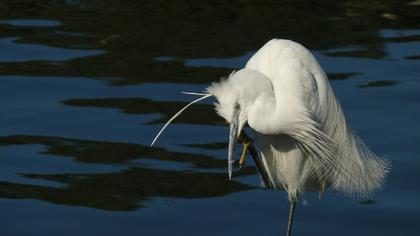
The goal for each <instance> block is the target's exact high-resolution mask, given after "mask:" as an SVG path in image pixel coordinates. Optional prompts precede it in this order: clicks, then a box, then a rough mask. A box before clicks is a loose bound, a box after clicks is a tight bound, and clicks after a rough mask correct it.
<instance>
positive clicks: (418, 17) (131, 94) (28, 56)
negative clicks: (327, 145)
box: [0, 0, 420, 235]
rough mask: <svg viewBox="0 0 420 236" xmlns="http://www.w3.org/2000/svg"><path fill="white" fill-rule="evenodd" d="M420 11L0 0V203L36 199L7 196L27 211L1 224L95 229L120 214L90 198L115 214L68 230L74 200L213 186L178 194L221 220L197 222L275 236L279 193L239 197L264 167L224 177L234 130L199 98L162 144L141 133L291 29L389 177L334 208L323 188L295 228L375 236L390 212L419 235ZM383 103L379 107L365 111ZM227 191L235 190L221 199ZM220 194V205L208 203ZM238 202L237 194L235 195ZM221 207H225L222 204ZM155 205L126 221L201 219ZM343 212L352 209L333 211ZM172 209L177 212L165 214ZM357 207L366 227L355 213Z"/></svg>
mask: <svg viewBox="0 0 420 236" xmlns="http://www.w3.org/2000/svg"><path fill="white" fill-rule="evenodd" d="M419 12H420V4H419V1H417V0H403V1H400V0H370V1H356V0H345V1H333V0H319V1H310V0H303V1H275V0H266V1H255V0H244V1H243V0H232V1H216V0H197V1H184V0H172V1H165V0H156V1H118V0H109V1H97V0H86V1H85V0H80V1H79V0H75V1H74V0H66V1H64V0H51V1H50V0H48V1H47V0H41V1H34V0H26V1H14V0H0V75H1V76H3V77H7V79H4V80H2V81H1V85H0V101H2V102H3V105H2V106H0V114H2V115H1V116H0V124H1V125H0V166H1V167H2V168H3V169H2V170H3V171H2V172H1V176H2V177H4V178H2V179H0V204H3V205H1V206H2V207H3V206H5V207H8V205H9V203H10V202H14V201H9V200H10V199H29V200H30V199H37V200H42V201H44V202H43V203H42V204H41V206H42V209H41V210H37V211H32V210H28V209H33V208H31V207H34V206H35V207H36V206H37V204H39V203H33V202H36V201H33V202H31V201H21V200H19V201H16V202H17V205H20V204H22V203H23V202H26V203H27V204H28V205H25V206H29V208H27V209H26V207H23V208H24V209H22V208H19V207H20V206H14V205H13V206H12V207H10V208H8V209H11V210H10V211H8V210H3V211H2V214H3V215H2V217H4V218H12V217H11V215H13V214H15V215H13V216H15V217H16V218H19V219H21V220H18V221H16V222H14V224H15V225H17V226H16V227H15V228H13V229H12V228H11V229H8V228H7V227H0V234H1V235H13V233H16V232H17V233H16V234H15V235H22V234H24V233H22V232H23V231H22V229H21V228H22V227H21V225H25V226H28V227H29V226H30V225H37V224H36V223H34V222H35V221H33V219H30V220H28V219H27V218H25V217H26V216H30V217H33V218H41V219H43V217H44V216H45V215H48V214H54V218H57V220H58V221H59V223H57V222H55V223H52V224H51V226H52V227H50V225H48V227H49V228H48V229H47V230H48V231H47V230H45V229H40V228H31V230H33V231H31V232H34V234H42V235H56V233H55V232H56V231H53V229H58V231H59V233H60V234H61V233H65V232H67V231H68V232H70V233H71V234H74V233H77V234H78V235H79V233H80V235H92V234H86V232H88V229H94V230H95V234H98V233H97V232H96V230H98V229H102V228H103V229H104V230H109V229H110V228H119V226H120V225H117V224H118V223H115V221H114V218H115V217H118V214H119V213H118V214H115V213H114V212H112V214H110V212H104V211H99V213H98V215H96V216H98V218H100V217H104V216H105V215H107V214H110V215H111V218H112V222H113V223H110V224H107V223H104V222H102V221H99V220H98V221H95V222H93V221H86V222H87V223H85V225H84V226H83V227H79V229H78V230H77V231H74V230H73V229H72V230H67V228H66V227H68V226H67V221H66V219H67V218H69V217H68V214H69V213H70V214H71V212H72V211H73V210H74V209H76V208H75V207H65V205H68V206H84V207H87V208H97V209H103V210H109V211H133V210H135V209H139V208H142V207H145V206H147V204H148V203H150V202H151V200H153V199H158V198H161V197H162V198H175V200H174V201H177V200H179V198H183V199H192V198H200V200H203V199H201V198H210V197H218V198H212V199H211V200H205V201H203V202H205V204H202V202H200V201H187V202H185V203H183V206H182V207H186V208H188V207H190V208H195V207H197V206H198V205H199V204H200V207H202V208H200V210H203V211H205V212H206V214H207V213H208V214H209V217H212V218H214V219H219V220H221V222H223V224H219V225H218V226H217V227H214V229H213V227H211V228H210V227H208V222H205V226H206V227H207V229H206V231H207V230H208V232H207V233H208V235H216V234H217V235H222V234H221V232H226V233H225V234H224V235H227V234H229V235H230V234H232V233H234V234H235V233H236V234H244V235H246V233H248V234H247V235H255V234H257V233H258V234H263V235H270V234H273V231H274V230H273V228H276V230H275V231H276V233H277V228H278V222H279V219H278V217H279V214H278V211H277V210H278V209H277V210H275V209H274V208H276V207H277V206H278V207H280V206H283V205H281V204H280V202H282V201H280V200H279V197H278V196H279V195H270V196H268V195H269V194H268V193H266V192H265V193H264V197H271V198H270V201H264V200H261V199H262V198H258V200H256V199H255V198H254V197H255V196H258V197H261V196H260V195H258V194H259V192H258V191H249V193H247V194H246V196H245V195H240V194H237V195H236V194H233V193H235V192H240V191H244V190H250V189H255V188H257V187H256V185H255V184H253V183H254V182H252V181H253V180H254V179H255V180H258V176H257V175H256V172H255V170H254V168H253V167H244V168H242V169H241V170H240V171H239V172H236V173H235V178H234V179H233V181H228V177H227V174H226V173H225V172H226V160H225V151H226V150H225V149H226V146H227V144H226V143H225V138H226V136H227V133H224V132H225V131H226V130H223V129H222V128H221V126H222V125H223V124H224V121H223V120H222V119H221V118H219V117H218V116H217V115H216V114H215V112H214V109H213V107H212V105H209V104H196V105H194V106H192V107H191V109H189V110H188V111H187V112H185V113H183V115H182V116H180V117H179V118H178V119H176V120H175V121H174V127H171V129H170V131H168V132H169V133H170V132H174V133H175V134H174V133H172V136H171V135H168V136H166V137H167V138H166V140H165V141H166V142H167V143H166V144H165V146H164V147H168V149H164V148H159V147H156V148H150V147H149V146H147V145H142V144H135V143H139V142H140V143H141V142H144V143H143V144H145V143H146V140H147V141H149V140H151V139H152V138H153V136H154V135H155V132H156V131H157V130H159V127H161V124H162V123H163V122H165V121H166V120H168V119H169V117H170V116H172V115H173V114H174V113H175V112H176V111H177V110H179V109H180V108H181V107H182V106H184V105H186V102H184V101H183V102H178V101H172V99H174V98H177V99H178V97H176V95H172V94H173V93H175V92H176V93H178V92H180V91H183V90H180V91H178V89H183V88H184V87H188V86H191V87H189V88H192V89H196V88H198V89H201V88H202V87H203V86H204V84H205V85H206V86H207V85H208V84H209V83H210V82H212V81H216V80H218V79H219V78H220V77H223V76H227V75H229V74H230V73H231V71H232V70H233V69H237V68H240V67H242V66H243V64H244V63H245V62H246V60H247V59H248V57H249V56H251V55H252V53H253V52H255V50H257V49H258V48H259V47H260V46H261V45H263V44H264V43H265V42H266V41H267V40H269V39H271V38H288V39H292V40H295V41H298V42H300V43H302V44H303V45H305V46H306V47H308V48H310V49H311V50H312V51H313V52H314V54H315V56H316V57H317V59H319V61H320V63H321V64H322V66H323V67H325V68H326V71H327V74H328V77H329V79H330V80H331V81H333V82H332V86H333V87H334V91H335V92H336V94H337V96H338V97H339V98H340V101H341V102H342V105H343V108H344V110H345V112H346V115H348V118H349V120H350V121H351V123H352V124H355V128H356V130H357V131H358V132H359V131H360V132H359V134H361V136H362V137H363V139H364V140H366V141H367V143H368V144H369V145H371V144H372V145H373V146H374V147H373V148H376V150H375V151H377V150H379V152H381V153H380V154H384V156H390V159H392V158H394V159H392V162H393V163H396V164H395V167H394V168H393V172H392V173H391V176H392V175H393V176H392V178H390V180H389V182H390V184H389V186H387V188H386V189H385V191H384V192H383V193H382V192H381V193H379V194H378V195H377V197H375V199H374V200H373V199H370V200H366V201H361V202H356V204H353V203H354V202H352V201H347V202H346V203H343V202H341V201H340V200H336V198H335V197H332V196H331V195H328V196H326V197H329V200H330V201H329V202H328V204H330V203H331V204H330V205H328V204H327V203H325V202H324V203H322V202H321V201H320V203H319V205H317V204H318V202H317V203H316V204H313V205H310V206H308V207H309V208H311V207H314V208H317V207H319V209H318V208H317V209H318V210H319V211H312V210H307V211H302V213H301V212H299V216H298V217H301V218H300V219H299V220H300V221H301V222H303V223H305V227H298V228H296V230H297V231H296V232H298V233H299V234H300V232H302V234H305V233H306V234H316V235H318V234H320V235H321V234H322V235H337V234H343V235H356V234H357V235H358V234H361V233H366V234H369V235H384V234H386V233H389V232H394V231H395V230H394V231H392V228H391V229H390V228H389V227H388V228H386V227H385V226H388V225H391V224H386V223H387V222H392V223H395V219H396V218H395V216H399V217H397V218H398V219H397V220H399V221H398V222H397V224H398V227H395V228H396V230H398V232H399V229H398V228H404V229H406V230H407V231H409V233H412V235H416V233H418V226H417V225H419V224H411V223H410V222H412V221H414V220H413V219H419V216H418V211H416V212H415V210H417V209H418V203H417V202H418V201H417V200H416V199H417V198H416V197H415V196H414V195H415V194H417V193H418V191H417V190H416V189H414V190H413V186H415V185H416V182H415V181H414V180H413V178H412V176H410V175H413V174H414V175H415V173H418V165H417V166H416V165H415V164H417V159H415V158H413V157H416V156H418V153H419V151H418V148H417V146H416V145H413V143H414V141H413V140H418V132H416V131H417V129H416V128H417V127H418V125H417V124H418V117H419V113H418V108H417V105H418V104H417V103H416V102H415V101H416V99H417V98H418V93H416V92H417V91H416V89H418V83H412V85H413V86H411V84H408V83H405V82H407V81H410V82H411V81H418V78H417V77H418V73H417V72H418V64H416V63H418V60H419V58H420V53H419V51H418V50H419V48H420V44H419V41H420V30H418V28H419V22H420V14H419ZM45 78H49V79H45ZM87 80H89V83H86V82H87ZM16 81H17V82H16ZM52 81H54V82H52ZM68 81H71V82H72V83H73V84H72V83H68ZM102 81H104V82H105V83H102ZM137 84H140V85H137ZM131 85H136V86H131ZM395 85H398V86H395ZM374 87H382V88H381V89H374ZM359 88H364V89H359ZM126 92H127V93H126ZM195 92H199V91H195ZM169 94H171V95H169ZM355 95H357V96H355ZM156 98H159V99H158V100H159V101H157V100H153V99H156ZM182 99H183V98H182ZM174 100H175V99H174ZM414 106H416V107H414ZM95 108H110V109H95ZM391 109H393V111H395V112H392V113H390V110H391ZM378 114H379V116H380V117H381V119H373V117H376V116H378ZM133 115H137V116H133ZM104 117H106V119H105V118H104ZM102 118H104V119H102ZM369 119H371V120H374V122H375V123H373V122H370V123H369V121H368V120H369ZM110 122H111V123H110ZM366 122H367V123H366ZM192 124H200V126H198V125H192ZM397 124H398V125H397ZM90 126H92V127H90ZM107 126H109V127H107ZM382 127H386V128H382ZM185 130H188V133H189V134H190V133H194V136H192V137H194V138H191V137H187V136H186V135H185V133H184V132H185ZM226 132H227V131H226ZM200 135H201V136H200ZM65 137H66V138H65ZM177 138H179V139H178V140H177ZM365 138H366V139H365ZM168 139H169V140H168ZM99 140H101V141H99ZM103 140H105V141H103ZM139 140H140V141H139ZM400 140H402V141H400ZM404 140H405V141H404ZM166 145H168V146H166ZM375 145H376V146H375ZM403 148H404V149H403ZM238 151H240V150H238ZM388 153H390V154H389V155H388ZM47 157H48V158H47ZM219 157H220V159H219ZM396 160H397V161H396ZM104 166H105V167H104ZM52 167H58V168H52ZM3 172H4V173H3ZM238 177H239V178H238ZM250 179H252V180H250ZM51 183H57V185H52V184H51ZM404 191H405V192H404ZM229 194H232V195H231V196H229V197H232V198H229V199H227V198H222V197H221V196H225V195H229ZM417 195H418V194H417ZM215 199H217V200H220V201H223V202H222V203H220V202H218V203H217V204H220V205H218V207H213V206H215V204H216V203H214V201H213V200H215ZM232 199H234V200H235V204H230V203H231V202H229V201H231V200H232ZM406 199H408V200H406ZM339 201H340V202H339ZM45 202H47V203H48V202H49V203H56V204H59V205H64V206H57V205H54V204H47V203H45ZM197 202H199V203H197ZM227 202H228V203H229V204H227ZM250 203H252V204H250ZM277 203H278V204H277ZM284 203H285V204H286V201H284ZM338 203H339V204H338ZM357 203H359V204H357ZM195 204H197V205H195ZM223 204H224V205H223ZM416 204H417V205H416ZM221 205H223V206H226V211H225V212H226V214H220V211H218V210H219V207H220V206H221ZM315 205H316V206H315ZM355 205H356V206H355ZM242 206H247V207H245V208H246V210H244V207H242ZM331 206H334V207H331ZM335 206H339V207H338V208H337V209H335ZM49 207H50V208H49ZM286 207H287V206H286ZM359 207H363V208H359ZM367 207H369V210H370V211H368V210H366V209H367ZM18 208H19V209H18ZM149 208H150V209H144V208H142V210H141V211H139V212H140V214H143V212H147V214H150V212H151V211H155V212H156V213H154V214H156V215H159V225H157V224H154V223H150V222H153V219H154V218H153V217H154V216H153V214H150V215H144V217H143V221H140V222H139V221H138V219H137V218H135V217H133V219H132V220H133V221H135V224H133V225H131V226H129V227H127V228H124V229H125V230H126V231H124V232H122V234H127V235H128V234H129V233H132V232H137V231H139V230H144V231H145V232H147V230H150V231H153V232H155V231H156V230H162V231H160V232H162V233H157V234H156V235H167V234H169V233H173V232H177V233H178V232H180V231H173V230H172V229H173V228H170V227H169V226H168V229H167V231H168V232H166V231H165V230H166V228H165V229H164V227H159V226H160V225H162V224H165V225H167V224H168V225H170V223H173V224H176V225H178V224H181V223H182V221H183V220H184V219H185V221H187V222H189V225H188V228H189V229H196V228H198V227H200V226H195V225H194V224H193V223H190V221H191V222H195V220H197V219H194V218H195V217H194V215H192V216H191V215H181V214H178V213H177V212H176V213H173V212H171V214H167V213H169V212H168V210H167V209H162V208H158V207H156V206H150V207H149ZM213 208H214V209H213ZM266 208H267V209H269V210H266ZM333 208H334V209H333ZM16 209H18V210H16ZM51 209H53V210H51ZM311 209H313V208H311ZM325 209H327V210H325ZM343 209H345V210H346V212H350V213H351V214H349V215H346V214H339V213H337V214H336V215H334V216H328V215H329V213H328V212H330V211H333V212H334V210H340V211H341V210H343ZM413 209H414V210H413ZM84 210H85V211H81V212H78V213H77V214H81V215H76V217H75V218H79V217H80V216H82V215H83V216H86V215H88V214H87V213H88V212H90V211H88V210H90V209H87V210H86V209H84ZM247 210H249V212H251V213H250V217H253V223H254V224H255V225H254V224H252V225H251V224H249V227H253V228H255V229H258V232H257V233H255V234H253V233H254V232H253V231H249V232H248V231H247V232H244V231H243V230H242V229H241V227H232V226H231V224H235V225H236V223H243V221H242V220H241V219H240V218H239V217H238V218H234V217H232V215H231V214H233V213H235V212H236V213H238V212H239V213H240V214H241V217H242V214H243V215H244V216H245V214H246V212H247ZM363 210H364V212H361V211H363ZM375 210H376V211H375ZM34 212H35V213H34ZM51 212H52V213H51ZM254 212H262V213H261V215H263V216H264V217H255V214H254ZM378 212H379V213H378ZM382 212H387V213H388V215H386V214H382ZM340 213H342V212H340ZM165 214H167V215H169V216H174V217H173V218H171V219H169V220H168V218H164V217H163V215H165ZM182 214H183V213H182ZM133 215H134V214H133ZM319 215H322V216H323V217H319ZM88 216H90V215H88ZM258 216H260V215H258ZM324 216H325V218H324ZM354 216H357V217H354ZM400 216H401V217H400ZM124 217H126V218H124V220H127V219H129V218H130V217H131V216H128V214H126V215H124ZM328 217H329V218H328ZM93 218H94V219H95V220H96V219H97V218H96V217H93ZM134 218H135V219H134ZM177 218H178V219H177ZM181 218H182V219H181ZM130 219H131V218H130ZM151 219H152V220H151ZM325 219H329V220H331V222H334V224H327V223H326V222H325ZM355 219H356V220H359V221H360V224H354V223H353V221H354V220H355ZM206 220H207V219H206ZM282 220H283V219H282ZM284 220H285V219H284ZM98 222H99V223H98ZM124 222H125V221H124ZM270 222H271V223H270ZM407 222H408V223H407ZM409 223H410V224H409ZM139 225H140V226H139ZM197 225H200V224H197ZM331 225H334V227H335V228H334V227H330V226H331ZM355 225H358V227H354V226H355ZM37 226H38V225H37ZM117 226H118V227H117ZM247 226H248V225H247ZM359 226H360V227H359ZM218 227H220V228H218ZM364 227H365V228H364ZM157 228H159V229H157ZM160 228H162V229H160ZM16 229H19V230H16ZM50 229H51V230H52V231H49V230H50ZM124 229H123V227H121V228H119V230H124ZM360 229H366V230H368V231H366V232H358V231H357V230H360ZM13 230H15V231H13ZM136 230H137V231H136ZM197 230H198V231H199V232H203V229H202V228H199V229H197ZM212 230H213V231H212ZM234 230H236V231H235V232H234ZM215 231H217V232H216V233H215ZM299 231H300V232H299ZM48 232H50V234H48ZM127 232H128V233H127ZM141 233H143V232H141ZM143 234H144V233H143ZM146 234H147V233H146ZM394 234H395V235H398V234H397V233H394ZM131 235H132V234H131ZM192 235H197V233H195V234H192ZM407 235H408V234H407Z"/></svg>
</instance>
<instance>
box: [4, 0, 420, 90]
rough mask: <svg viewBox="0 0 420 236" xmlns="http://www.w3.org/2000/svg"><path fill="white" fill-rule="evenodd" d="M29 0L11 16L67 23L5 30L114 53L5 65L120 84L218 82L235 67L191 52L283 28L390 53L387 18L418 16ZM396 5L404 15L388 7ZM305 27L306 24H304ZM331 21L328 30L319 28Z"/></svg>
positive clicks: (240, 47)
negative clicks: (196, 63) (200, 61)
mask: <svg viewBox="0 0 420 236" xmlns="http://www.w3.org/2000/svg"><path fill="white" fill-rule="evenodd" d="M25 2H26V4H21V3H16V2H15V1H1V2H0V3H1V4H0V5H1V7H0V15H1V16H2V18H4V19H6V20H9V21H13V19H15V18H23V19H25V18H26V19H28V18H32V19H33V18H35V19H37V18H42V19H44V20H45V19H54V20H55V21H57V22H59V23H60V24H59V25H58V23H57V25H53V26H54V27H42V24H41V27H36V28H33V27H29V26H28V25H25V24H23V25H19V24H6V23H4V21H3V24H0V27H1V28H2V30H1V31H0V32H1V33H0V37H19V38H20V39H19V40H18V41H17V43H30V44H43V45H49V46H53V47H60V48H73V49H74V48H77V49H100V50H105V51H106V52H107V53H106V54H104V55H99V56H90V57H85V58H79V59H72V60H68V61H66V62H65V63H60V64H52V63H49V62H48V61H30V62H23V63H14V62H2V63H0V71H1V73H2V74H4V75H16V74H18V75H37V76H43V75H48V76H51V75H55V76H84V77H92V78H97V79H103V78H107V77H118V78H120V80H117V81H113V82H112V83H113V84H120V85H121V84H133V83H143V82H146V81H147V82H168V81H170V82H178V83H208V82H210V81H213V80H214V79H215V78H219V77H220V76H222V75H228V74H229V73H230V71H231V70H230V69H226V68H206V67H199V68H195V67H186V66H185V65H184V63H183V61H184V60H186V59H189V58H205V57H219V56H220V55H224V56H225V57H232V56H238V55H243V54H244V53H246V52H249V51H251V50H255V49H256V48H255V47H256V45H262V44H263V43H264V42H266V41H267V40H268V39H270V38H274V37H280V38H290V39H293V40H296V41H299V42H301V43H303V44H304V45H306V46H308V47H310V48H311V49H319V50H326V49H331V48H342V47H349V46H353V45H358V46H359V47H361V48H362V49H361V50H356V51H350V52H335V53H334V52H330V53H328V55H335V56H350V57H368V58H383V57H385V56H386V55H387V53H386V51H385V50H384V43H386V42H388V41H389V40H390V39H387V38H384V37H382V35H381V33H380V32H379V29H378V27H379V26H381V27H384V28H395V29H398V28H400V27H401V26H402V25H403V26H404V27H406V28H409V27H412V28H415V27H416V26H417V23H418V21H417V19H418V14H417V13H418V12H417V11H416V9H415V8H414V7H412V6H411V5H409V4H405V2H404V1H398V0H390V1H379V0H378V1H369V2H359V1H340V2H336V1H332V0H324V1H297V2H288V3H287V4H285V3H283V2H281V1H264V3H262V2H261V3H256V2H254V1H228V2H223V3H220V2H215V1H197V2H194V3H193V2H189V1H187V2H186V1H181V0H177V1H153V3H147V4H146V3H144V2H135V1H134V2H126V3H125V4H120V2H119V1H106V2H98V1H81V2H79V3H78V4H67V3H66V2H65V1H64V2H62V1H50V2H45V1H25ZM407 2H408V1H407ZM12 9H18V10H15V11H13V10H12ZM389 15H391V16H394V17H387V16H389ZM307 19H311V20H307ZM6 22H7V21H6ZM151 22H153V23H151ZM268 22H269V24H268ZM302 28H304V29H305V30H297V29H302ZM321 28H322V29H325V30H326V31H325V30H319V29H321ZM62 32H77V34H63V33H62ZM329 32H330V33H329ZM355 32H357V33H355ZM249 35H252V37H249ZM413 37H414V38H413ZM417 37H418V35H417V36H407V37H402V38H401V37H400V39H398V40H401V41H404V40H415V39H416V38H417ZM313 39H316V40H313ZM392 40H394V41H395V40H397V39H395V38H394V39H392ZM152 45H153V46H152ZM204 45H205V46H204ZM162 55H167V56H173V57H175V58H179V61H166V62H164V61H159V62H157V61H156V60H154V58H157V57H160V56H162Z"/></svg>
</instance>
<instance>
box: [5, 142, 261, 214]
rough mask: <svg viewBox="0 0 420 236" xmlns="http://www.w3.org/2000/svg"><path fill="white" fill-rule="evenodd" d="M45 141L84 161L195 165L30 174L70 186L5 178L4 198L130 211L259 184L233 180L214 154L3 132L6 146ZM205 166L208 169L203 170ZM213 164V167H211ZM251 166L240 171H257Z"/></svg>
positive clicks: (50, 150) (54, 151) (52, 149)
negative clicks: (148, 203) (163, 200)
mask: <svg viewBox="0 0 420 236" xmlns="http://www.w3.org/2000/svg"><path fill="white" fill-rule="evenodd" d="M32 144H42V145H45V146H46V147H47V148H46V151H45V152H44V153H45V154H48V155H52V156H54V157H72V158H73V159H74V160H75V161H77V162H82V163H92V164H94V163H103V164H118V163H120V164H123V163H127V162H129V161H130V160H139V159H153V160H159V161H169V162H181V163H182V162H187V163H191V164H192V165H193V167H194V168H193V169H187V170H165V169H159V168H157V169H156V168H153V169H150V168H144V167H138V166H136V167H130V165H128V167H127V168H125V169H124V170H122V171H120V172H112V173H100V174H71V173H65V174H30V173H19V174H18V175H19V176H21V177H24V178H30V179H41V180H49V181H55V182H59V183H61V184H64V185H65V187H61V188H55V187H49V186H39V185H28V184H20V183H10V182H2V181H0V197H1V198H15V199H20V198H24V199H26V198H33V199H39V200H43V201H48V202H53V203H60V204H66V205H79V206H88V207H93V208H100V209H106V210H117V211H127V210H134V209H137V208H139V207H142V206H143V204H144V203H143V202H144V201H146V200H148V199H150V198H153V197H177V198H203V197H216V196H222V195H227V194H231V193H233V192H237V191H243V190H249V189H251V188H254V187H252V186H250V185H246V184H243V183H240V182H237V181H227V175H226V173H224V172H220V171H216V172H214V169H215V168H218V169H220V168H225V165H226V163H225V161H224V160H216V159H214V158H212V157H209V156H204V155H198V154H190V153H180V152H168V151H166V150H164V149H162V148H153V149H152V148H150V147H147V146H142V145H136V144H124V143H109V142H94V141H85V140H73V139H64V138H57V137H40V136H7V137H0V146H13V145H32ZM200 169H202V170H205V169H209V170H208V171H205V172H200ZM212 169H213V172H211V170H212ZM254 173H255V171H254V170H253V169H252V168H245V169H243V170H242V171H241V172H240V173H238V176H243V175H249V174H254Z"/></svg>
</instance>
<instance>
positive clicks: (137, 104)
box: [63, 98, 225, 125]
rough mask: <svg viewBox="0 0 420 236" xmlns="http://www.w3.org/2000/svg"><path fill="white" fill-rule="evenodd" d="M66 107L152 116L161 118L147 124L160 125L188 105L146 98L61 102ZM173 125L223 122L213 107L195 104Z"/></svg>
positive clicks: (219, 123)
mask: <svg viewBox="0 0 420 236" xmlns="http://www.w3.org/2000/svg"><path fill="white" fill-rule="evenodd" d="M63 103H64V104H66V105H71V106H78V107H102V108H117V109H119V110H120V111H122V112H124V113H128V114H154V113H160V114H162V115H163V116H162V117H160V118H158V119H156V120H152V121H150V122H147V123H148V124H160V123H165V122H166V121H168V120H169V119H170V118H171V117H172V116H173V115H174V114H175V113H176V112H177V111H179V110H181V108H182V107H184V106H185V105H187V104H188V103H184V102H172V101H153V100H150V99H147V98H96V99H70V100H65V101H63ZM173 123H184V124H207V125H221V124H225V122H224V120H223V119H222V118H220V116H217V115H216V113H215V112H214V110H213V105H207V104H196V105H195V106H192V107H191V108H190V109H188V112H185V113H183V114H182V119H175V120H174V121H173Z"/></svg>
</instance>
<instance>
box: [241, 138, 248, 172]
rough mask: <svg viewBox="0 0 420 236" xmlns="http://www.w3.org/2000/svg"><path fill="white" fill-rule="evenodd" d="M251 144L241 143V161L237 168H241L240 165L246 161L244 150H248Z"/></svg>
mask: <svg viewBox="0 0 420 236" xmlns="http://www.w3.org/2000/svg"><path fill="white" fill-rule="evenodd" d="M250 144H251V141H243V143H242V145H243V148H242V154H241V159H240V160H239V168H241V167H242V165H243V164H244V163H245V159H246V150H247V149H248V146H249V145H250Z"/></svg>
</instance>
